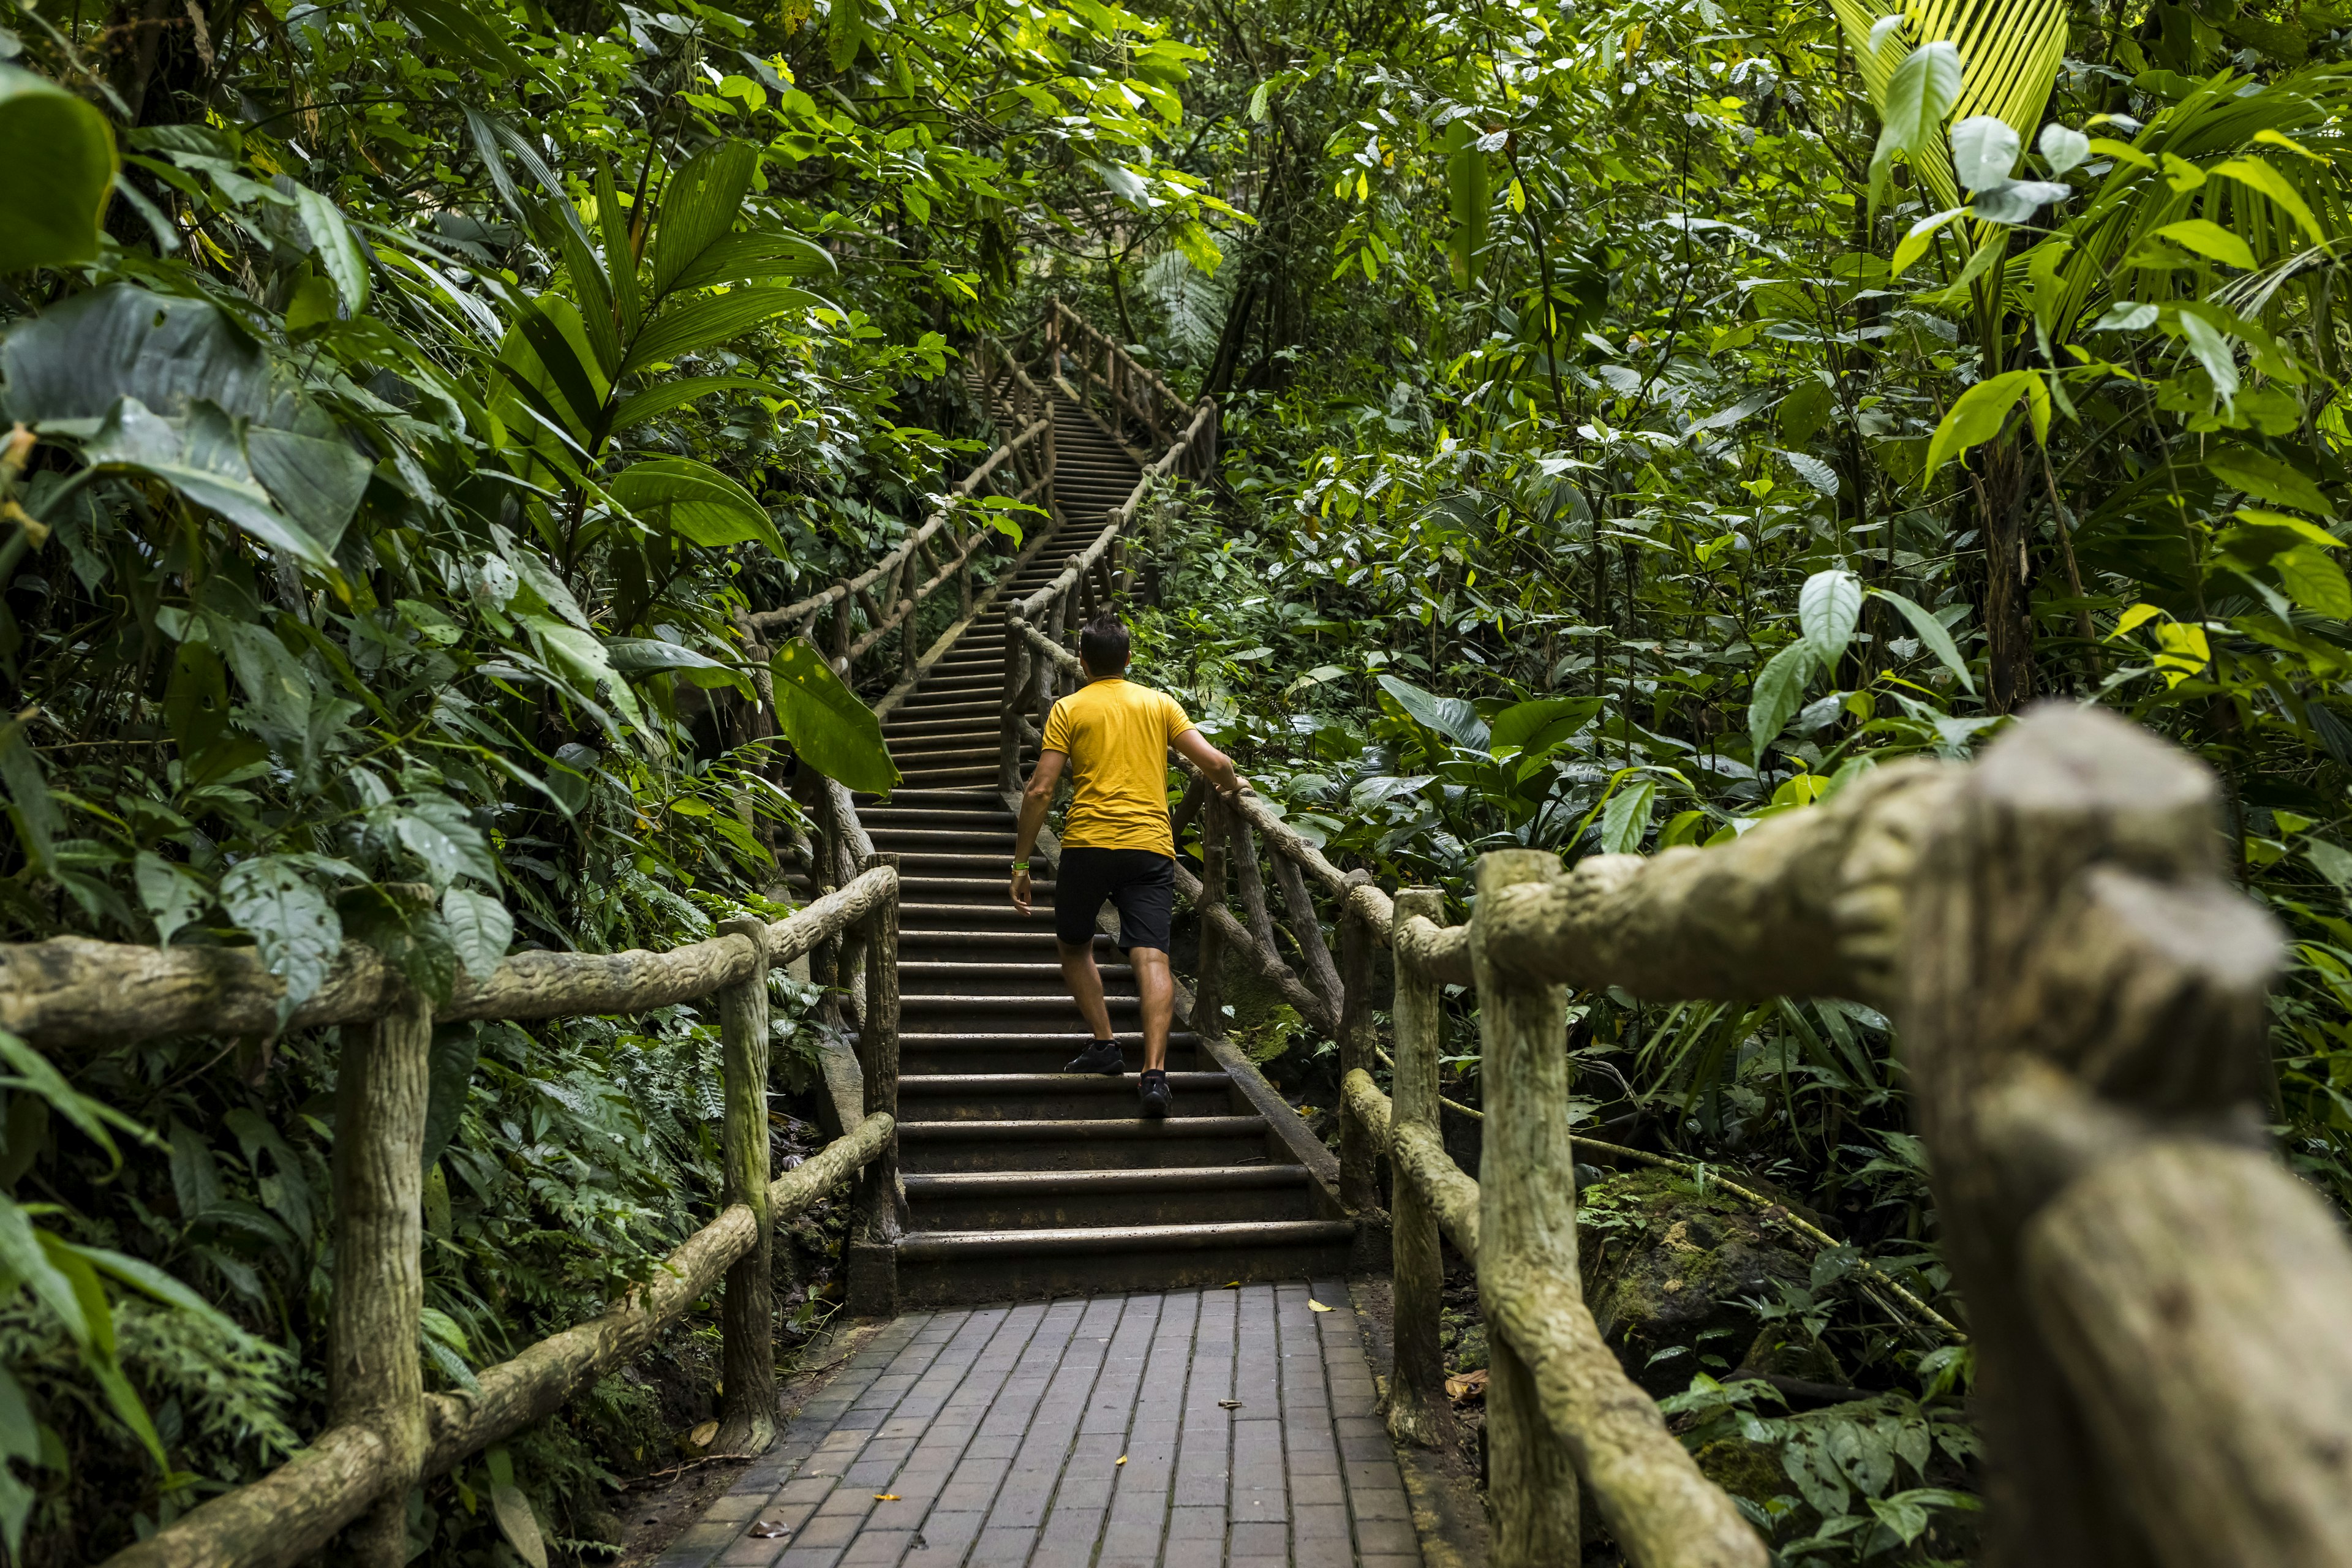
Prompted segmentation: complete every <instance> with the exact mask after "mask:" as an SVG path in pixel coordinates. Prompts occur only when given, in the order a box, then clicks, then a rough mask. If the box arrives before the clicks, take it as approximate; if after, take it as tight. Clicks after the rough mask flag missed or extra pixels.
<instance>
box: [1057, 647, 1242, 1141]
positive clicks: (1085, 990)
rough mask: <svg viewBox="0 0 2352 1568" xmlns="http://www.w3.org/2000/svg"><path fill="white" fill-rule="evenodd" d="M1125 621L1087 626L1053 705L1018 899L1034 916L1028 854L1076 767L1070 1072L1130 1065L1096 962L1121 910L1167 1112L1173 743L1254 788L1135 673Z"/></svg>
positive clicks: (1237, 789) (1224, 782)
mask: <svg viewBox="0 0 2352 1568" xmlns="http://www.w3.org/2000/svg"><path fill="white" fill-rule="evenodd" d="M1128 654H1129V642H1128V635H1127V628H1126V627H1125V626H1121V625H1120V624H1119V621H1118V616H1113V615H1109V614H1108V613H1106V614H1104V615H1102V616H1097V617H1096V618H1095V619H1094V620H1091V621H1088V622H1087V625H1086V628H1085V629H1084V630H1083V631H1081V632H1080V633H1079V634H1078V658H1079V662H1080V663H1082V664H1083V665H1085V667H1086V671H1087V684H1086V685H1084V686H1082V687H1080V688H1079V689H1077V690H1076V691H1073V692H1072V693H1070V695H1068V696H1067V697H1065V698H1063V699H1062V700H1059V701H1057V702H1055V704H1054V710H1053V711H1052V712H1051V713H1049V714H1047V715H1046V718H1045V744H1044V745H1043V746H1042V747H1041V748H1040V750H1039V752H1038V756H1037V767H1036V770H1035V771H1034V773H1031V774H1030V775H1029V788H1028V790H1027V792H1026V793H1024V795H1022V797H1021V827H1020V831H1019V832H1018V833H1016V834H1015V835H1014V837H1013V907H1014V908H1015V909H1018V910H1020V911H1021V912H1022V913H1023V914H1024V915H1025V914H1027V913H1028V912H1029V851H1030V849H1031V847H1033V846H1034V845H1035V844H1036V842H1037V830H1038V829H1039V828H1041V827H1043V826H1045V812H1046V809H1047V808H1048V807H1049V806H1051V805H1053V804H1054V786H1055V784H1057V783H1059V782H1060V780H1061V777H1062V770H1063V768H1064V767H1065V766H1066V767H1067V768H1068V769H1069V770H1070V787H1071V801H1070V811H1069V816H1068V817H1067V819H1066V821H1065V822H1064V824H1063V827H1062V856H1061V861H1060V864H1059V865H1058V866H1057V867H1056V868H1055V880H1054V936H1055V942H1056V944H1057V945H1058V946H1059V948H1060V950H1061V956H1062V979H1063V981H1064V982H1065V983H1066V984H1067V985H1068V986H1069V988H1070V995H1071V997H1072V999H1074V1000H1075V1001H1076V1003H1077V1005H1078V1011H1079V1012H1080V1013H1081V1014H1083V1015H1084V1016H1085V1017H1086V1020H1087V1025H1088V1026H1089V1027H1091V1028H1092V1029H1093V1031H1094V1033H1093V1036H1092V1037H1091V1038H1090V1039H1089V1041H1088V1042H1087V1048H1086V1049H1085V1050H1083V1051H1081V1052H1080V1053H1079V1054H1078V1056H1077V1058H1076V1060H1074V1061H1072V1062H1071V1063H1070V1064H1069V1067H1068V1068H1067V1069H1066V1070H1068V1071H1070V1072H1096V1073H1106V1074H1117V1073H1119V1072H1123V1071H1125V1070H1126V1066H1127V1063H1126V1060H1125V1058H1123V1057H1122V1055H1121V1054H1120V1051H1119V1048H1118V1041H1117V1040H1116V1039H1115V1038H1113V1037H1112V1035H1111V1027H1110V1008H1109V1007H1108V1005H1106V1004H1105V1003H1104V1001H1103V984H1102V972H1101V971H1100V970H1098V969H1097V968H1096V967H1095V945H1094V942H1095V917H1096V916H1097V914H1099V913H1101V911H1102V906H1103V900H1105V899H1108V900H1111V901H1112V902H1113V903H1114V904H1116V905H1117V906H1118V945H1119V947H1120V949H1121V950H1122V951H1124V952H1126V954H1127V957H1128V962H1129V963H1131V964H1133V965H1134V966H1135V984H1136V989H1137V990H1138V991H1139V992H1140V993H1141V994H1142V1003H1143V1076H1142V1079H1141V1081H1140V1083H1139V1091H1140V1093H1141V1095H1142V1099H1143V1114H1145V1115H1146V1116H1165V1115H1167V1114H1168V1107H1169V1093H1168V1070H1167V1068H1168V1026H1169V1022H1170V1020H1171V1017H1172V1016H1173V1015H1174V1012H1175V1005H1176V991H1175V985H1174V983H1173V981H1172V979H1171V976H1170V974H1169V972H1168V927H1169V921H1170V919H1171V915H1172V914H1173V912H1174V910H1175V904H1176V839H1175V836H1174V835H1173V834H1172V833H1171V832H1170V831H1169V826H1168V752H1169V748H1171V747H1173V748H1175V750H1176V751H1178V752H1181V753H1182V754H1183V755H1184V756H1185V757H1187V758H1189V759H1190V760H1191V761H1192V763H1193V765H1194V766H1196V767H1198V768H1199V769H1200V770H1201V772H1202V773H1203V774H1205V775H1206V776H1207V778H1208V780H1209V783H1210V784H1213V785H1214V786H1215V787H1216V789H1217V790H1218V792H1219V793H1221V794H1223V795H1238V794H1240V793H1241V791H1242V790H1243V788H1244V784H1243V783H1242V777H1241V774H1239V773H1235V772H1234V764H1233V760H1232V759H1231V758H1229V757H1227V756H1226V755H1225V754H1224V753H1223V752H1221V751H1219V750H1217V748H1216V747H1214V746H1213V745H1211V744H1209V742H1207V741H1206V740H1205V739H1203V738H1202V734H1201V731H1199V730H1197V729H1195V728H1193V726H1192V721H1191V720H1190V719H1187V718H1186V717H1184V710H1183V709H1182V708H1181V707H1180V706H1178V704H1177V702H1176V700H1175V699H1174V698H1172V697H1170V696H1169V695H1167V694H1166V693H1165V692H1160V691H1154V690H1152V689H1150V688H1149V687H1143V686H1138V685H1136V684H1134V683H1133V682H1132V681H1130V680H1129V679H1127V662H1128Z"/></svg>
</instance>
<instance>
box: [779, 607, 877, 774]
mask: <svg viewBox="0 0 2352 1568" xmlns="http://www.w3.org/2000/svg"><path fill="white" fill-rule="evenodd" d="M768 668H769V673H770V675H772V677H773V678H774V685H775V693H776V721H777V723H778V725H779V726H780V727H781V728H782V731H783V732H784V740H785V741H786V742H787V743H789V744H790V745H791V746H792V748H793V754H794V755H796V756H798V757H799V758H800V760H801V761H802V762H803V763H806V764H807V765H809V766H810V767H812V768H814V769H815V770H816V771H817V772H819V773H823V774H824V776H825V777H827V778H830V779H838V780H840V781H841V782H842V783H843V784H845V785H847V786H848V787H849V788H850V789H852V790H855V791H856V792H858V793H859V794H861V795H888V794H889V793H890V792H891V791H892V790H894V789H896V788H897V787H898V764H897V763H893V762H892V761H891V760H890V748H889V747H888V746H887V745H885V744H884V743H883V741H882V725H881V722H880V721H878V720H877V719H876V718H875V717H874V710H872V709H871V708H868V707H867V706H866V704H865V703H863V702H860V701H859V700H857V697H856V693H854V692H852V691H851V690H850V689H849V688H847V687H846V686H844V685H843V684H842V683H841V677H839V676H838V675H835V673H834V672H833V666H832V665H830V664H828V663H827V662H826V661H825V657H824V655H823V654H822V653H819V652H818V651H817V648H816V645H815V644H814V643H812V642H811V641H809V640H808V638H806V637H794V638H793V640H792V641H791V642H788V643H786V644H785V645H784V646H783V647H781V648H779V649H777V650H776V653H775V657H774V658H772V659H770V660H769V661H768Z"/></svg>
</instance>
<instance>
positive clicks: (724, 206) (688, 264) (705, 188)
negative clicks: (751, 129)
mask: <svg viewBox="0 0 2352 1568" xmlns="http://www.w3.org/2000/svg"><path fill="white" fill-rule="evenodd" d="M759 161H760V155H759V153H758V152H756V151H755V150H754V149H753V148H752V147H751V144H750V143H748V142H718V143H716V144H715V145H713V146H710V147H707V148H705V149H703V151H701V152H700V153H696V154H695V155H694V156H693V157H692V158H690V159H688V161H687V164H686V167H684V168H682V169H680V170H679V171H678V172H677V174H673V175H671V176H670V182H669V190H668V193H667V195H664V196H663V198H662V206H661V222H660V223H659V224H658V225H657V226H656V227H655V229H654V242H653V254H654V297H655V298H656V299H659V298H660V297H661V296H663V295H665V294H667V293H670V292H672V291H673V290H675V289H688V288H692V287H694V285H693V284H692V283H691V282H689V281H688V278H689V277H690V275H691V273H692V272H693V270H694V269H695V268H697V267H698V265H699V264H700V263H701V262H702V260H703V258H704V257H705V256H706V255H707V254H708V253H709V251H710V250H711V249H712V247H715V246H718V245H719V243H720V242H721V241H723V240H725V239H726V238H727V237H728V236H729V235H730V233H731V232H732V231H733V230H734V227H735V216H736V215H737V214H738V213H740V211H742V208H743V196H744V194H745V193H746V192H748V191H749V190H750V189H751V171H752V170H753V169H754V168H756V167H757V166H758V165H759Z"/></svg>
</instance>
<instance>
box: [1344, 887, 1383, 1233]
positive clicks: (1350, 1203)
mask: <svg viewBox="0 0 2352 1568" xmlns="http://www.w3.org/2000/svg"><path fill="white" fill-rule="evenodd" d="M1371 879H1372V877H1371V873H1370V872H1369V871H1366V870H1362V869H1360V868H1359V869H1357V870H1354V871H1350V872H1349V874H1348V880H1349V882H1350V883H1366V882H1370V880H1371ZM1376 940H1378V939H1377V937H1376V935H1375V933H1374V932H1373V931H1372V930H1371V928H1370V926H1369V925H1368V924H1366V922H1365V919H1364V914H1363V911H1362V908H1361V906H1360V905H1359V904H1358V903H1357V902H1356V900H1354V899H1353V898H1352V897H1349V898H1343V899H1341V900H1339V985H1340V999H1339V1078H1340V1079H1341V1081H1343V1082H1344V1081H1346V1079H1347V1077H1348V1075H1349V1073H1351V1072H1354V1071H1356V1070H1357V1069H1358V1068H1361V1069H1362V1070H1364V1071H1365V1072H1370V1071H1371V1070H1372V944H1373V942H1375V941H1376ZM1339 1202H1340V1203H1341V1204H1342V1205H1346V1207H1347V1208H1348V1210H1349V1212H1350V1213H1353V1214H1360V1215H1371V1214H1377V1213H1378V1212H1379V1210H1380V1206H1381V1196H1380V1188H1379V1187H1378V1185H1377V1184H1375V1183H1374V1182H1373V1179H1372V1139H1371V1132H1370V1130H1369V1129H1368V1128H1366V1127H1365V1126H1364V1125H1363V1123H1362V1122H1360V1121H1357V1120H1356V1118H1355V1117H1353V1116H1351V1115H1349V1114H1348V1112H1347V1111H1346V1110H1345V1108H1344V1107H1343V1108H1342V1110H1341V1111H1340V1115H1339Z"/></svg>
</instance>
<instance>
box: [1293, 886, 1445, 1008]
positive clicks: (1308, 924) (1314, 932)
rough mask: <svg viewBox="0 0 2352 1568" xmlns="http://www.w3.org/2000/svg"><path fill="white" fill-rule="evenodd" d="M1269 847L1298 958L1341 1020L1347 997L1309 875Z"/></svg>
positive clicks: (1316, 987)
mask: <svg viewBox="0 0 2352 1568" xmlns="http://www.w3.org/2000/svg"><path fill="white" fill-rule="evenodd" d="M1268 847H1269V848H1271V849H1272V850H1273V854H1272V856H1271V857H1269V858H1271V859H1272V860H1273V862H1274V879H1275V883H1276V886H1278V887H1280V888H1281V889H1282V904H1283V908H1284V910H1286V911H1287V912H1288V914H1289V916H1290V934H1291V936H1292V937H1293V938H1295V939H1296V940H1297V943H1298V952H1299V956H1300V957H1302V958H1304V959H1306V960H1307V978H1308V979H1309V980H1311V981H1313V982H1314V984H1315V989H1316V990H1318V991H1320V992H1321V993H1322V994H1323V1000H1324V1001H1326V1002H1328V1003H1329V1004H1330V1006H1331V1016H1333V1017H1335V1018H1336V1017H1339V1016H1341V1015H1342V1014H1343V1013H1344V1012H1345V1011H1346V1010H1347V993H1346V991H1345V990H1344V989H1343V988H1342V987H1341V985H1340V984H1339V968H1338V967H1337V966H1336V965H1335V964H1333V963H1332V962H1331V949H1330V947H1329V946H1328V944H1326V943H1325V942H1324V940H1323V920H1322V916H1321V915H1320V914H1319V913H1318V912H1317V910H1316V908H1315V900H1314V899H1313V898H1312V897H1310V896H1309V895H1308V893H1307V877H1306V874H1305V873H1304V872H1302V871H1300V870H1299V868H1298V862H1297V861H1296V860H1293V859H1292V858H1290V857H1289V856H1287V855H1286V854H1284V853H1283V852H1282V849H1281V847H1280V846H1278V845H1269V846H1268ZM1433 918H1434V917H1433Z"/></svg>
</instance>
